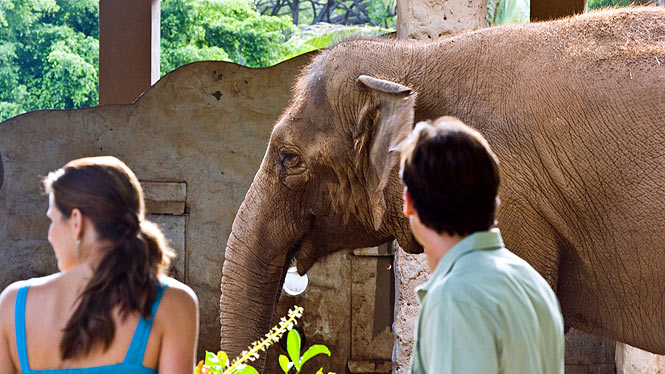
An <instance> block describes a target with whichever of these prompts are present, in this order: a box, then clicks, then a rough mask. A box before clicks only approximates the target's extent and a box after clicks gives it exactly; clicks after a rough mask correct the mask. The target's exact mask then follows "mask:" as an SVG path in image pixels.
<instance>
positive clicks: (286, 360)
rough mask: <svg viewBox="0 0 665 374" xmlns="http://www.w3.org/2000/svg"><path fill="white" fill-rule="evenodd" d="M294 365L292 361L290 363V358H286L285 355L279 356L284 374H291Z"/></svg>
mask: <svg viewBox="0 0 665 374" xmlns="http://www.w3.org/2000/svg"><path fill="white" fill-rule="evenodd" d="M289 364H291V365H289ZM292 365H293V364H292V363H291V361H289V358H288V357H286V356H284V355H279V367H281V368H282V371H283V372H284V374H287V373H288V372H289V370H290V369H291V366H292Z"/></svg>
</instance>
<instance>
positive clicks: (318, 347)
mask: <svg viewBox="0 0 665 374" xmlns="http://www.w3.org/2000/svg"><path fill="white" fill-rule="evenodd" d="M322 353H325V354H327V355H328V357H330V350H329V349H328V347H326V346H325V345H323V344H314V345H313V346H311V347H309V349H308V350H307V351H306V352H305V354H303V355H302V358H301V359H300V365H305V362H307V360H309V359H310V358H312V357H314V356H316V355H319V354H322Z"/></svg>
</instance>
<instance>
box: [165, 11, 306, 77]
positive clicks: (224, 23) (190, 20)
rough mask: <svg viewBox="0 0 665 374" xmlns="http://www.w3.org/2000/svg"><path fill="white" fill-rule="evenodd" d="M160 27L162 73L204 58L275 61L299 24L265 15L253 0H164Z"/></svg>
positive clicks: (257, 64)
mask: <svg viewBox="0 0 665 374" xmlns="http://www.w3.org/2000/svg"><path fill="white" fill-rule="evenodd" d="M161 27H162V34H161V38H162V42H161V46H162V56H161V57H162V63H161V70H162V74H165V73H167V72H169V71H171V70H173V69H175V68H177V67H178V66H180V65H182V64H185V63H188V62H192V61H200V60H202V59H209V60H227V61H232V62H235V63H238V64H242V65H247V66H250V67H263V66H268V65H272V64H275V63H277V62H279V61H280V58H281V56H283V55H284V54H285V53H286V52H287V50H288V47H287V46H285V45H284V42H285V41H286V40H287V39H288V37H289V36H290V35H291V33H292V32H293V31H294V30H295V26H293V25H292V24H291V21H290V19H289V18H287V17H273V16H263V15H261V14H260V13H259V12H258V11H256V9H255V8H254V4H253V3H252V2H251V0H164V1H163V2H162V22H161Z"/></svg>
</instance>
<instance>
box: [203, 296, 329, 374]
mask: <svg viewBox="0 0 665 374" xmlns="http://www.w3.org/2000/svg"><path fill="white" fill-rule="evenodd" d="M302 313H303V308H301V307H299V306H294V307H293V308H292V309H291V310H289V312H288V314H287V316H288V318H286V317H282V318H281V319H280V321H279V324H278V325H277V326H275V327H273V328H272V329H271V330H270V332H269V333H267V334H266V335H265V338H263V339H261V340H259V341H256V342H254V343H252V345H251V346H250V347H249V350H247V351H243V352H241V353H240V356H239V357H238V358H236V359H235V360H233V361H229V358H228V356H227V354H226V353H224V352H223V351H219V352H217V354H214V353H212V352H208V351H206V355H205V359H204V360H202V361H199V363H198V364H197V365H196V366H195V367H194V374H259V372H258V371H257V370H256V369H255V368H254V367H252V366H250V365H248V364H247V362H248V361H254V360H256V359H257V358H259V352H264V351H265V350H266V349H267V348H268V347H269V346H270V345H271V344H273V343H276V342H279V340H280V339H281V337H282V335H284V333H285V332H286V331H289V334H288V335H287V351H288V353H289V356H291V357H292V361H289V359H288V358H287V357H286V356H284V355H281V356H280V358H279V364H280V366H281V367H282V370H285V369H284V368H285V367H287V369H286V370H285V372H287V370H288V369H290V368H291V367H293V366H294V365H295V368H296V370H297V373H300V368H301V367H302V364H304V363H305V362H306V361H307V360H309V359H310V358H312V357H314V356H316V355H318V354H321V353H325V354H327V355H328V356H330V350H329V349H328V347H326V346H325V345H320V344H317V345H313V346H311V347H310V348H309V349H308V350H307V351H306V352H305V354H304V355H303V356H302V357H301V356H300V342H301V340H300V335H299V334H298V333H297V332H296V331H295V330H293V327H294V326H295V325H296V324H297V323H298V320H297V319H298V318H300V317H302ZM282 357H284V359H285V360H286V361H284V365H283V364H282V362H283V360H284V359H282ZM289 365H290V366H289ZM317 374H323V368H321V369H319V371H318V372H317ZM328 374H335V373H328Z"/></svg>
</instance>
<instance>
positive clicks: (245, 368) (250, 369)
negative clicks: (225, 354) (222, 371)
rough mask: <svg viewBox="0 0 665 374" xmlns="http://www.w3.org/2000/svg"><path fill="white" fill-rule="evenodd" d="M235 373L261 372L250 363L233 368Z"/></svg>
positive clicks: (250, 373) (257, 373) (254, 373)
mask: <svg viewBox="0 0 665 374" xmlns="http://www.w3.org/2000/svg"><path fill="white" fill-rule="evenodd" d="M233 373H234V374H236V373H237V374H259V372H258V371H257V370H256V369H254V368H253V367H252V366H249V365H240V366H238V368H237V369H235V370H233Z"/></svg>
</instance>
